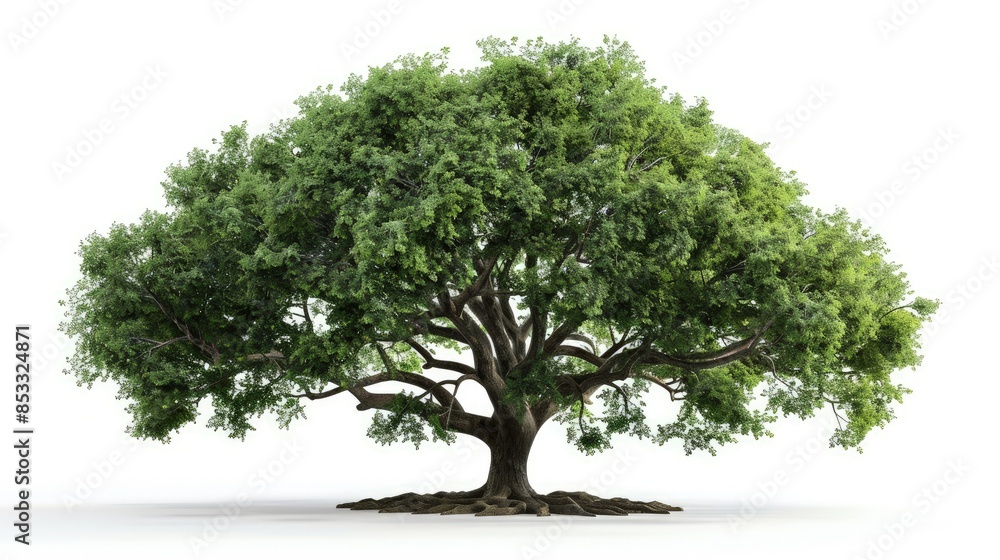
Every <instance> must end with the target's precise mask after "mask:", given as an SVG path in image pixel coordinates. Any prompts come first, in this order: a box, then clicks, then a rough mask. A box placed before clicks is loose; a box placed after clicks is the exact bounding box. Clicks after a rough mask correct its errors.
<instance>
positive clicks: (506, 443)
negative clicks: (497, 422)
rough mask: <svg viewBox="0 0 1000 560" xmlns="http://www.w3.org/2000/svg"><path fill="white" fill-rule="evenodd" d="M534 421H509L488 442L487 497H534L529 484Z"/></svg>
mask: <svg viewBox="0 0 1000 560" xmlns="http://www.w3.org/2000/svg"><path fill="white" fill-rule="evenodd" d="M536 433H537V430H536V429H535V427H534V423H529V422H524V423H523V424H521V423H512V424H508V425H506V426H503V428H501V430H500V431H499V432H498V433H497V436H496V439H495V440H494V441H492V442H490V443H489V447H490V471H489V474H488V475H487V477H486V484H485V485H484V486H483V495H484V496H486V497H498V498H507V497H517V498H526V497H530V496H536V495H537V494H536V492H535V491H534V490H533V489H532V488H531V484H529V483H528V453H530V452H531V444H532V443H534V442H535V434H536Z"/></svg>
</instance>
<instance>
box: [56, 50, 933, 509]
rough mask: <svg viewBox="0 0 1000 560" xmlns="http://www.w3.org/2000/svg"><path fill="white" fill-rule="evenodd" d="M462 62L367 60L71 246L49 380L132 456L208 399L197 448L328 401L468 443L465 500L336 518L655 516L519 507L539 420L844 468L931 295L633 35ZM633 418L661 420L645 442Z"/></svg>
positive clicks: (382, 425)
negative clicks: (480, 473) (140, 443)
mask: <svg viewBox="0 0 1000 560" xmlns="http://www.w3.org/2000/svg"><path fill="white" fill-rule="evenodd" d="M480 47H481V48H482V51H483V60H484V61H485V64H484V65H483V66H482V67H480V68H476V69H474V70H466V71H452V70H450V69H449V68H448V66H447V51H442V52H441V53H438V54H428V55H424V56H415V55H408V56H403V57H401V58H399V59H397V60H396V61H394V62H393V63H391V64H387V65H385V66H381V67H377V68H371V69H370V70H369V72H368V73H367V75H366V76H357V75H355V76H352V77H351V78H350V79H348V80H347V81H346V83H345V84H344V85H343V86H342V88H340V90H339V91H338V90H335V89H333V88H332V87H327V88H322V89H318V90H316V91H314V92H312V93H309V94H307V95H305V96H304V97H302V98H300V99H299V100H298V102H297V104H298V107H299V109H300V111H299V113H298V115H297V116H295V117H293V118H290V119H286V120H284V121H282V122H281V123H279V124H276V125H274V126H273V127H272V128H271V130H270V131H269V132H268V133H266V134H262V135H258V136H255V137H250V135H249V134H248V133H247V131H246V125H245V123H244V124H243V125H240V126H235V127H233V128H231V129H230V130H228V131H226V132H224V133H223V134H222V135H221V137H220V139H219V140H218V142H217V145H216V146H214V148H213V149H211V150H204V149H195V150H193V151H192V152H190V154H189V156H188V158H187V161H186V162H185V163H179V164H176V165H173V166H171V167H169V168H168V171H167V179H166V180H165V182H164V183H163V188H164V192H165V195H166V200H167V202H168V203H169V208H170V210H169V211H168V212H165V213H164V212H152V211H149V212H147V213H145V214H144V215H143V216H142V218H141V219H140V220H139V221H138V222H137V223H134V224H131V225H124V224H116V225H114V226H113V227H112V228H111V229H110V231H109V232H107V233H106V234H96V233H95V234H93V235H91V236H90V237H88V238H87V239H86V240H85V241H84V243H82V245H81V249H80V256H81V258H82V264H81V272H82V274H81V279H80V280H79V282H78V283H77V284H76V285H75V287H74V288H72V289H70V290H69V291H68V298H67V300H66V301H65V302H64V304H65V305H66V306H67V308H68V311H67V315H68V319H67V321H66V322H65V323H64V326H63V328H64V330H65V331H66V332H67V333H68V334H70V335H73V336H74V337H75V338H76V341H77V346H76V351H75V354H74V356H73V358H72V359H71V364H70V372H71V373H72V374H73V375H74V376H75V377H76V378H77V379H78V381H79V382H80V383H82V384H86V385H90V384H92V383H94V382H95V381H97V380H111V381H113V382H114V383H116V384H117V385H118V386H119V387H120V396H121V398H123V399H125V400H126V401H127V402H128V403H129V404H128V410H129V411H130V413H131V415H132V417H133V418H134V422H133V423H132V425H131V426H130V428H129V429H130V431H131V433H132V434H133V435H135V436H137V437H145V438H154V439H159V440H167V439H168V438H169V436H170V435H171V434H172V433H173V432H174V431H176V430H177V429H179V428H180V427H181V426H183V425H185V424H187V423H189V422H192V421H194V420H195V418H196V416H197V412H198V407H199V403H202V402H203V401H209V402H210V406H211V408H212V410H214V414H213V415H212V416H211V418H209V419H208V421H207V424H208V426H210V427H213V428H217V429H221V430H225V431H227V432H228V433H229V434H230V435H232V436H234V437H239V438H242V437H244V435H245V434H246V432H247V431H248V430H250V429H252V426H251V420H252V419H254V418H256V417H259V416H261V415H262V414H264V413H268V412H270V413H273V414H275V415H276V416H277V418H278V419H279V421H280V423H281V425H282V426H287V425H288V423H289V422H290V421H292V420H293V419H295V418H297V417H300V416H301V415H302V413H303V410H304V409H303V403H305V402H307V401H322V400H324V399H328V398H331V397H334V396H336V395H340V394H341V393H345V394H347V395H348V396H349V397H352V398H353V399H356V400H357V403H358V404H357V407H358V409H359V410H372V411H374V412H373V418H372V424H371V427H370V429H369V431H368V434H369V435H370V436H371V437H372V438H374V439H375V440H376V441H379V442H382V443H388V442H395V441H408V442H412V443H414V444H416V445H418V446H419V444H420V443H421V442H422V441H425V440H427V439H428V438H434V439H438V440H445V441H449V442H450V441H454V440H455V438H456V437H457V436H458V435H463V436H467V437H474V438H478V439H479V440H482V441H483V442H485V444H486V445H487V446H488V448H489V449H490V453H491V464H490V468H489V473H488V476H487V479H486V482H485V483H484V484H483V486H481V487H479V488H477V489H475V490H471V491H468V492H440V493H437V494H433V495H417V494H405V495H402V496H395V497H392V498H386V499H382V500H374V499H367V500H362V501H359V502H355V503H351V504H344V506H346V507H353V508H355V509H379V510H382V511H415V512H429V513H434V512H440V513H476V514H478V515H493V514H516V513H534V514H538V515H547V514H549V513H561V514H577V515H593V514H619V515H620V514H624V513H630V512H650V513H666V512H669V511H671V510H675V509H677V508H673V507H671V506H666V505H664V504H662V503H659V502H638V501H630V500H624V499H619V498H615V499H603V498H599V497H596V496H592V495H589V494H585V493H581V492H554V493H551V494H545V495H543V494H540V493H538V492H536V491H535V490H533V489H532V487H531V485H530V484H529V481H528V473H527V462H528V455H529V452H530V450H531V448H532V443H533V441H534V440H535V436H536V434H537V433H538V431H539V429H540V428H541V427H542V426H543V425H545V424H546V423H547V422H549V421H550V420H555V421H558V422H562V423H564V424H565V426H566V428H567V432H568V438H569V441H570V442H571V443H573V444H575V445H576V446H577V447H579V449H581V450H582V451H584V452H587V453H593V452H595V451H600V450H603V449H606V448H608V447H610V445H611V439H612V437H613V436H615V435H616V434H626V435H631V436H635V437H638V438H650V439H652V440H653V441H655V442H658V443H661V444H662V443H664V442H666V441H668V440H674V439H676V440H679V441H681V442H683V447H684V449H685V451H687V452H688V453H690V452H692V451H694V450H707V451H710V452H713V453H714V449H715V446H716V445H720V444H725V443H729V442H732V441H735V439H736V436H739V435H744V436H752V437H754V438H759V437H761V436H765V435H769V432H768V428H767V426H768V424H769V423H770V422H772V421H774V420H776V418H777V416H778V415H785V416H787V415H795V416H799V417H802V418H808V417H810V416H812V415H813V414H815V413H816V412H817V411H826V413H829V414H833V415H836V418H837V421H838V422H839V423H840V426H839V428H838V429H837V430H836V432H835V433H834V434H833V436H832V438H831V441H830V443H831V445H836V446H842V447H845V448H850V447H856V446H857V445H858V444H859V442H860V441H861V440H862V438H864V437H865V435H866V434H867V433H868V432H869V431H870V430H871V429H872V428H874V427H877V426H883V425H884V424H885V423H886V422H887V421H889V420H890V419H892V418H893V411H892V406H893V403H895V402H898V401H900V399H901V398H902V396H903V395H904V394H905V393H906V392H907V389H905V388H904V387H903V386H901V385H899V384H897V383H896V382H895V381H894V375H896V374H895V372H896V371H897V370H899V369H900V368H906V367H913V366H915V365H917V364H918V363H919V361H920V356H919V355H918V354H917V350H918V340H917V335H918V331H919V329H920V326H921V324H922V323H923V322H924V321H925V320H926V319H927V318H928V317H929V315H930V314H931V313H932V312H933V311H934V309H935V307H936V302H932V301H929V300H926V299H923V298H917V297H913V295H912V293H911V291H910V289H909V287H908V284H907V282H906V280H905V276H904V274H903V273H902V272H900V270H899V267H898V265H896V264H893V263H891V262H890V261H888V260H887V254H886V253H887V250H886V247H885V246H884V245H883V242H882V240H881V239H880V238H879V237H877V236H875V235H872V234H871V233H870V232H869V231H867V230H866V229H864V228H863V227H862V226H861V225H860V223H859V222H857V221H853V220H851V219H850V218H849V217H848V216H847V214H846V213H845V212H844V211H835V212H833V213H824V212H821V211H818V210H814V209H812V208H810V207H808V206H806V205H805V204H804V203H803V202H802V197H803V195H804V193H805V190H804V186H803V184H802V183H801V182H800V181H799V180H798V179H797V178H796V177H795V176H794V174H793V173H789V172H786V171H782V170H781V169H780V168H778V167H777V166H776V165H775V164H774V162H773V161H772V160H771V159H769V157H768V156H767V155H766V154H765V151H764V148H765V146H763V145H761V144H759V143H756V142H754V141H752V140H750V139H748V138H746V137H744V136H742V135H741V134H739V133H738V132H737V131H734V130H731V129H727V128H724V127H722V126H720V125H718V124H716V123H715V122H713V120H712V113H711V111H710V110H709V108H708V106H707V104H706V102H705V101H704V100H700V99H699V100H697V101H696V102H695V103H685V102H684V100H682V99H681V97H679V96H678V95H676V94H671V93H669V92H667V90H666V89H664V88H661V87H659V86H657V85H655V83H654V81H653V80H652V79H651V78H649V77H647V76H646V72H645V68H644V65H643V64H642V62H641V61H640V60H639V59H638V58H637V57H636V55H635V54H634V53H633V51H632V50H631V48H630V47H629V45H628V44H627V43H624V42H621V41H618V40H616V39H606V40H605V42H604V44H603V46H600V47H597V48H591V47H587V46H584V45H581V44H580V43H579V41H576V40H574V41H570V42H562V43H558V44H551V43H546V42H544V41H541V40H537V41H528V42H526V43H523V44H519V43H518V42H517V41H516V40H512V41H502V40H498V39H495V38H490V39H487V40H484V41H481V42H480ZM384 388H392V389H391V390H385V389H384ZM463 393H464V394H475V393H479V394H481V395H485V397H484V398H485V399H487V400H488V402H489V407H490V409H491V412H490V413H487V414H480V413H476V412H474V411H473V410H471V409H467V408H466V407H465V406H463V402H462V400H461V397H462V395H463ZM654 398H655V399H657V400H660V399H664V400H667V401H677V403H675V404H674V405H673V406H675V407H677V416H676V419H675V420H673V421H672V422H669V423H667V424H665V425H659V426H650V425H648V423H647V422H646V417H645V414H646V411H647V409H646V407H645V403H644V402H643V399H654ZM650 406H655V403H653V404H651V405H650Z"/></svg>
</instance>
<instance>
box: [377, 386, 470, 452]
mask: <svg viewBox="0 0 1000 560" xmlns="http://www.w3.org/2000/svg"><path fill="white" fill-rule="evenodd" d="M427 406H429V405H427V404H426V403H425V402H423V401H419V400H417V399H415V398H414V397H413V395H410V394H398V395H395V396H394V397H393V399H392V402H391V403H390V405H389V408H390V410H389V411H388V412H386V413H383V412H381V411H376V412H375V415H374V416H373V417H372V425H371V427H369V428H368V437H370V438H372V439H374V440H375V441H377V442H379V443H380V444H382V445H388V444H391V443H399V442H410V443H412V444H413V446H414V447H416V448H417V449H420V444H421V443H423V442H425V441H427V439H428V438H427V433H426V430H425V428H426V427H427V425H428V424H429V425H430V428H431V429H430V433H431V437H432V438H433V439H434V441H438V440H441V441H443V442H445V443H448V444H452V443H454V442H455V440H456V437H455V433H454V432H453V431H450V430H448V429H447V428H446V427H445V426H444V425H442V424H441V420H440V419H439V418H438V417H437V416H430V418H429V420H427V421H426V422H425V421H424V419H423V416H421V412H423V411H424V410H425V408H426V407H427Z"/></svg>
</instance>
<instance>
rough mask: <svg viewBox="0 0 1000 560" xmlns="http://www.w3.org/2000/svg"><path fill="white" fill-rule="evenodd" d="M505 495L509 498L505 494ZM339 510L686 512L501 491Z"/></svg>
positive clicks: (407, 497) (413, 497)
mask: <svg viewBox="0 0 1000 560" xmlns="http://www.w3.org/2000/svg"><path fill="white" fill-rule="evenodd" d="M505 494H506V495H505ZM337 507H338V508H349V509H352V510H378V512H379V513H437V514H441V515H458V514H473V515H476V516H487V515H517V514H535V515H538V516H546V515H551V514H562V515H582V516H587V517H595V516H597V515H628V514H630V513H670V512H672V511H683V510H682V509H681V508H679V507H675V506H668V505H666V504H662V503H660V502H635V501H632V500H627V499H625V498H599V497H597V496H594V495H592V494H588V493H586V492H552V493H551V494H544V495H543V494H536V495H533V496H511V495H510V493H509V492H501V493H497V494H495V495H491V496H486V495H485V493H484V492H482V491H476V490H474V491H471V492H437V493H436V494H414V493H412V492H411V493H407V494H400V495H399V496H392V497H389V498H382V499H381V500H373V499H371V498H368V499H364V500H361V501H358V502H350V503H346V504H340V505H338V506H337Z"/></svg>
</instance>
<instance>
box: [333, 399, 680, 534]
mask: <svg viewBox="0 0 1000 560" xmlns="http://www.w3.org/2000/svg"><path fill="white" fill-rule="evenodd" d="M493 420H494V423H493V425H492V429H490V430H489V433H488V434H484V437H483V438H482V439H483V441H485V442H486V444H487V445H488V446H489V448H490V470H489V474H488V475H487V477H486V484H484V485H482V486H480V487H479V488H476V489H475V490H470V491H467V492H437V493H435V494H414V493H406V494H400V495H399V496H392V497H389V498H383V499H381V500H373V499H370V498H369V499H365V500H361V501H359V502H351V503H347V504H340V505H339V506H337V507H341V508H350V509H356V510H378V511H379V512H381V513H440V514H449V515H452V514H461V513H465V514H474V515H516V514H520V513H526V514H533V515H550V514H563V515H585V516H594V515H628V514H629V513H670V512H672V511H680V508H678V507H673V506H668V505H666V504H662V503H660V502H634V501H632V500H626V499H624V498H610V499H608V498H600V497H598V496H593V495H591V494H588V493H586V492H561V491H560V492H552V493H550V494H544V495H541V494H538V493H537V492H535V490H534V489H533V488H532V487H531V484H529V483H528V454H529V453H530V452H531V445H532V443H534V441H535V435H537V434H538V424H537V423H536V422H535V419H534V418H533V417H532V416H531V414H527V415H526V416H525V417H524V419H523V420H522V421H518V420H517V419H516V418H513V417H510V416H508V417H506V418H503V417H501V418H497V417H496V416H494V418H493Z"/></svg>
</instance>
